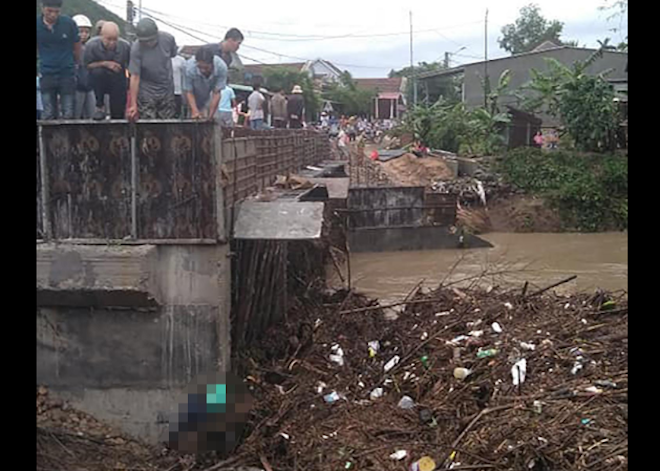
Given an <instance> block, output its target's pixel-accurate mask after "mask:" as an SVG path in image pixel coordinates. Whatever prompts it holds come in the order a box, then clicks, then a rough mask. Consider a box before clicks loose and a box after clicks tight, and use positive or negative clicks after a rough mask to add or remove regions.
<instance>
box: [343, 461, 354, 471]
mask: <svg viewBox="0 0 660 471" xmlns="http://www.w3.org/2000/svg"><path fill="white" fill-rule="evenodd" d="M352 466H353V463H351V462H350V461H347V462H346V464H345V465H344V469H351V467H352Z"/></svg>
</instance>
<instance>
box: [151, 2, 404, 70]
mask: <svg viewBox="0 0 660 471" xmlns="http://www.w3.org/2000/svg"><path fill="white" fill-rule="evenodd" d="M150 11H151V10H147V9H146V8H145V10H144V13H145V15H147V16H149V17H150V18H152V19H154V20H157V21H160V22H161V23H163V24H164V25H166V26H169V27H171V28H173V29H175V30H177V31H180V32H182V33H184V34H186V35H188V36H190V37H192V38H194V39H197V40H198V41H202V42H207V40H206V39H203V38H200V37H199V36H196V35H194V34H192V33H190V32H188V31H186V30H185V29H184V28H187V29H188V30H189V31H192V32H195V33H198V34H203V35H206V36H208V37H209V38H212V39H216V40H222V39H223V38H221V37H220V36H216V35H214V34H210V33H207V32H204V31H200V30H197V29H194V28H190V27H188V26H185V25H177V24H176V23H173V22H170V21H165V20H163V19H162V18H159V17H157V16H155V15H153V14H152V13H150ZM241 47H244V48H247V49H253V50H255V51H260V52H264V53H266V54H270V55H273V56H277V57H287V58H290V59H296V60H301V61H305V62H308V61H310V62H311V61H313V60H314V59H309V58H305V57H297V56H291V55H288V54H283V53H281V52H275V51H270V50H268V49H262V48H260V47H256V46H250V45H247V44H243V45H242V46H241ZM250 60H253V59H250ZM255 62H256V61H255ZM262 64H263V62H262ZM333 64H335V65H340V66H343V67H355V68H363V69H379V70H380V69H391V68H393V67H392V66H368V65H357V64H344V63H339V62H333Z"/></svg>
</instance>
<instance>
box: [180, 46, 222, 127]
mask: <svg viewBox="0 0 660 471" xmlns="http://www.w3.org/2000/svg"><path fill="white" fill-rule="evenodd" d="M226 85H227V66H226V65H225V63H224V61H223V60H222V59H220V58H219V57H218V56H216V55H214V54H213V50H212V49H211V48H210V47H208V46H202V47H200V48H199V49H198V50H197V53H196V54H195V57H194V58H191V59H190V60H188V62H187V63H186V69H185V75H184V79H183V91H184V92H185V93H186V100H187V102H188V106H190V117H191V118H193V119H197V118H202V119H213V118H214V117H215V114H216V111H217V110H218V107H219V106H218V105H219V104H220V92H221V91H222V90H223V89H224V88H225V86H226Z"/></svg>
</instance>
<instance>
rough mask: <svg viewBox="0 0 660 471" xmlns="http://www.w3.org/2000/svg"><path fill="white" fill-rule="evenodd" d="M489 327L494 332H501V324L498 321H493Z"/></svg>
mask: <svg viewBox="0 0 660 471" xmlns="http://www.w3.org/2000/svg"><path fill="white" fill-rule="evenodd" d="M491 327H492V329H493V332H495V333H496V334H501V333H502V326H501V325H500V324H499V323H498V322H493V323H492V325H491Z"/></svg>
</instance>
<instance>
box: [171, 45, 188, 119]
mask: <svg viewBox="0 0 660 471" xmlns="http://www.w3.org/2000/svg"><path fill="white" fill-rule="evenodd" d="M179 52H181V49H179ZM185 66H186V59H185V58H184V57H183V56H182V55H181V54H177V56H176V57H173V58H172V75H173V76H174V102H175V106H176V114H175V115H174V116H175V118H176V119H179V118H182V117H183V116H184V113H183V73H184V72H183V71H184V68H185Z"/></svg>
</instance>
